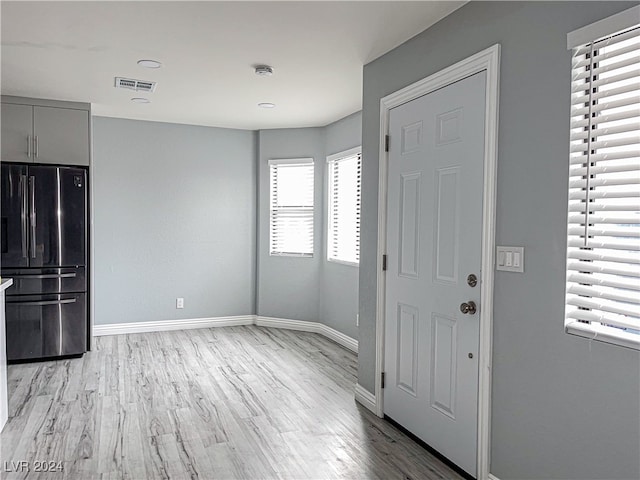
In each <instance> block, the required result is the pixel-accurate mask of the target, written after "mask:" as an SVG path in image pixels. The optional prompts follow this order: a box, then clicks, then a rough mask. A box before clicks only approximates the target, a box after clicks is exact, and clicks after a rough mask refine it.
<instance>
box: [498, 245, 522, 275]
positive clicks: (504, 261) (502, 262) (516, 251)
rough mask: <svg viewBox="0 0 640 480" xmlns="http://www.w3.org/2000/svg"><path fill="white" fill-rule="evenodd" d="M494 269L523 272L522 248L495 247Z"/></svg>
mask: <svg viewBox="0 0 640 480" xmlns="http://www.w3.org/2000/svg"><path fill="white" fill-rule="evenodd" d="M496 269H497V270H502V271H505V272H524V247H497V252H496Z"/></svg>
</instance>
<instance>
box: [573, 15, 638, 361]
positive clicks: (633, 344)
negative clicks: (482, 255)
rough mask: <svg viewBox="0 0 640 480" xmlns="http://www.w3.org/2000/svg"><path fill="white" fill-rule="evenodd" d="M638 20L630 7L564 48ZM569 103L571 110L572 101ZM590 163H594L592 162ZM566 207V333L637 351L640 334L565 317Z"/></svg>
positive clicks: (634, 26)
mask: <svg viewBox="0 0 640 480" xmlns="http://www.w3.org/2000/svg"><path fill="white" fill-rule="evenodd" d="M638 18H640V6H636V7H632V8H630V9H628V10H625V11H622V12H620V13H618V14H616V15H613V16H611V17H608V18H605V19H603V20H600V21H598V22H595V23H593V24H591V25H587V26H585V27H582V28H580V29H578V30H575V31H573V32H571V33H569V34H568V35H567V48H568V49H569V50H571V51H572V52H573V51H575V50H574V49H580V48H584V47H587V46H590V45H592V44H594V43H596V42H599V41H602V40H603V39H606V38H609V37H614V36H616V35H619V34H624V33H625V32H629V31H630V30H634V29H638V28H639V27H640V22H638V20H637V19H638ZM592 52H595V49H593V48H592ZM574 55H575V54H573V55H572V62H573V58H574ZM592 64H593V63H592ZM573 74H574V67H573V66H572V67H571V77H572V82H573V81H574V80H573V78H574V77H573ZM587 78H590V77H589V76H588V77H587ZM585 85H586V86H587V89H586V91H587V92H589V91H591V90H592V87H591V86H590V85H591V81H589V82H588V83H586V84H585ZM605 85H606V84H605ZM595 93H597V92H595ZM571 103H572V108H573V101H572V102H571ZM570 120H571V122H570V125H571V127H570V131H571V129H572V128H574V125H573V114H572V115H570ZM590 124H591V123H589V125H590ZM632 132H635V131H632ZM589 137H591V136H590V135H589V136H587V138H589ZM596 141H597V140H596ZM568 144H569V145H571V141H569V143H568ZM570 150H571V148H570ZM590 154H593V155H596V153H595V150H594V151H592V152H591V153H590ZM569 159H571V154H570V155H569ZM587 160H589V157H587ZM593 162H595V160H594V161H593ZM589 163H591V161H589ZM594 165H595V163H594ZM572 178H575V177H572V175H571V173H570V174H569V180H570V181H571V179H572ZM587 187H588V183H587ZM570 188H571V187H570V186H569V187H568V191H569V189H570ZM569 200H570V198H569ZM567 205H568V206H567V215H568V218H567V229H568V230H567V237H566V238H567V248H566V252H565V254H566V262H567V263H566V268H565V274H566V282H565V285H566V286H567V289H566V291H565V307H564V314H565V315H564V329H565V332H566V333H568V334H571V335H576V336H580V337H584V338H587V339H590V340H597V341H600V342H604V343H609V344H613V345H618V346H622V347H627V348H630V349H634V350H640V333H636V332H635V331H629V330H635V329H634V328H630V329H626V330H625V329H617V328H614V327H612V326H606V325H602V324H601V323H600V322H597V321H594V320H592V321H591V322H595V323H588V322H586V321H585V322H583V321H579V320H576V319H574V318H570V317H569V316H568V315H567V313H568V312H569V308H571V307H575V304H574V305H573V306H572V305H570V304H569V303H568V298H569V292H568V290H569V286H570V284H571V283H570V282H569V275H570V273H571V270H570V269H569V262H570V261H571V259H570V258H569V253H570V248H571V245H570V244H569V228H570V226H571V225H570V224H571V222H570V221H569V216H570V215H571V211H570V208H569V207H570V202H569V201H568V202H567ZM587 218H588V216H587ZM613 218H615V217H613ZM585 228H588V227H587V226H586V225H585ZM591 248H594V247H591ZM572 282H575V280H573V281H572ZM589 298H592V297H589ZM589 311H590V310H589ZM632 318H635V317H634V316H632Z"/></svg>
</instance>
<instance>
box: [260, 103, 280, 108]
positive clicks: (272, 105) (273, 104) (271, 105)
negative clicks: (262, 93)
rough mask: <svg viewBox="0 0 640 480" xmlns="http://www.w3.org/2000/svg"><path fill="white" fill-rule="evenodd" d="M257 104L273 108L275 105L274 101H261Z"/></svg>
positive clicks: (261, 106)
mask: <svg viewBox="0 0 640 480" xmlns="http://www.w3.org/2000/svg"><path fill="white" fill-rule="evenodd" d="M258 106H259V107H260V108H274V107H275V106H276V104H275V103H270V102H262V103H259V104H258Z"/></svg>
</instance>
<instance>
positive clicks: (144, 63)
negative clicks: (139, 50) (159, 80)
mask: <svg viewBox="0 0 640 480" xmlns="http://www.w3.org/2000/svg"><path fill="white" fill-rule="evenodd" d="M138 65H140V66H141V67H144V68H160V67H161V66H162V64H161V63H160V62H158V61H156V60H138Z"/></svg>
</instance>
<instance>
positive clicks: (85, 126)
mask: <svg viewBox="0 0 640 480" xmlns="http://www.w3.org/2000/svg"><path fill="white" fill-rule="evenodd" d="M33 134H34V135H35V136H36V148H35V151H34V157H35V158H34V161H35V162H36V163H56V164H64V165H89V112H87V111H86V110H72V109H68V108H56V107H33Z"/></svg>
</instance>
